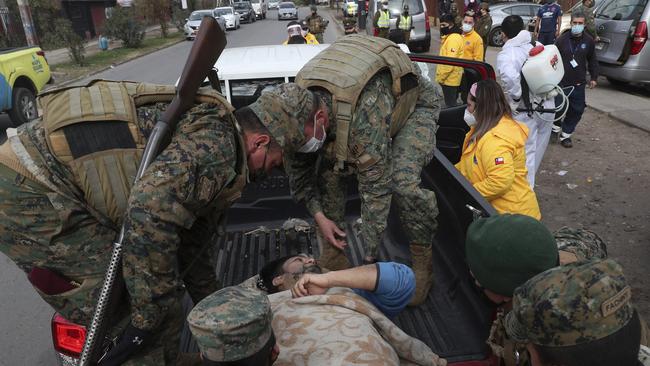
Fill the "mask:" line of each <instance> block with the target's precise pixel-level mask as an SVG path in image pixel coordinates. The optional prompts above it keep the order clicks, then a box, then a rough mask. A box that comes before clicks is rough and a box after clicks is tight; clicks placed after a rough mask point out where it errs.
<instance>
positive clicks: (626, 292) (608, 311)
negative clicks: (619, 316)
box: [600, 286, 632, 318]
mask: <svg viewBox="0 0 650 366" xmlns="http://www.w3.org/2000/svg"><path fill="white" fill-rule="evenodd" d="M631 298H632V289H631V288H630V286H625V288H624V289H622V290H621V291H620V292H619V293H617V294H616V295H614V296H612V297H610V298H609V299H608V300H607V301H605V302H603V304H602V305H601V306H600V311H601V312H602V313H603V317H604V318H606V317H608V316H610V315H612V314H614V313H615V312H616V311H618V309H620V308H622V307H623V306H624V305H625V304H627V303H628V302H629V301H630V299H631Z"/></svg>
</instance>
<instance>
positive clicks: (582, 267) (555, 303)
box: [505, 259, 634, 347]
mask: <svg viewBox="0 0 650 366" xmlns="http://www.w3.org/2000/svg"><path fill="white" fill-rule="evenodd" d="M631 297H632V291H631V289H630V286H628V284H627V282H626V281H625V277H624V276H623V270H622V268H621V266H620V265H619V264H618V263H616V262H615V261H613V260H611V259H606V260H600V261H591V262H575V263H571V264H568V265H565V266H560V267H556V268H553V269H550V270H548V271H546V272H543V273H541V274H539V275H537V276H535V277H534V278H532V279H530V281H528V282H526V283H525V284H524V285H522V286H521V287H519V288H517V290H516V291H515V296H514V299H513V309H512V311H511V312H510V313H509V314H508V315H507V317H506V321H505V325H506V331H507V332H508V335H509V336H510V337H511V338H512V339H514V340H515V341H517V342H522V343H533V344H536V345H540V346H547V347H561V346H573V345H579V344H584V343H589V342H593V341H596V340H598V339H601V338H604V337H606V336H608V335H610V334H613V333H615V332H617V331H618V330H620V329H621V328H622V327H623V326H624V325H625V324H627V323H628V322H629V321H630V319H631V318H632V315H633V313H634V309H633V307H632V304H631V303H630V298H631Z"/></svg>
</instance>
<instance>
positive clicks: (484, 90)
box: [467, 79, 512, 141]
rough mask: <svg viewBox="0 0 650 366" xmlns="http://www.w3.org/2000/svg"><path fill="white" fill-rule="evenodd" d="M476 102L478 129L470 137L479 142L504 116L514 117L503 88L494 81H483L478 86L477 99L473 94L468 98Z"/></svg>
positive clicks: (475, 113) (475, 114)
mask: <svg viewBox="0 0 650 366" xmlns="http://www.w3.org/2000/svg"><path fill="white" fill-rule="evenodd" d="M467 97H468V98H470V99H471V100H472V101H474V102H476V107H475V108H474V118H475V119H476V127H475V128H474V132H473V133H472V136H471V137H470V138H471V139H472V140H474V141H478V140H480V139H481V137H483V135H485V134H486V133H487V132H488V131H489V130H491V129H492V128H494V126H496V125H497V124H498V123H499V121H500V120H501V118H503V117H504V116H506V117H512V110H511V109H510V105H509V104H508V101H507V100H506V96H505V94H503V90H502V89H501V86H500V85H499V84H498V83H497V82H496V81H494V80H491V79H487V80H481V81H479V82H478V83H477V84H476V97H474V96H473V95H472V94H471V93H470V94H468V96H467Z"/></svg>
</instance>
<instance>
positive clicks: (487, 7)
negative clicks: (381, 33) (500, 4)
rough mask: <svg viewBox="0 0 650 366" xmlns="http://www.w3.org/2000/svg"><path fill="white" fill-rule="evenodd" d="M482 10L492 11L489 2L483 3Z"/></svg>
mask: <svg viewBox="0 0 650 366" xmlns="http://www.w3.org/2000/svg"><path fill="white" fill-rule="evenodd" d="M481 9H485V10H490V4H489V3H487V2H482V3H481Z"/></svg>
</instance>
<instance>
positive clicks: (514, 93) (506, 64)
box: [497, 15, 555, 188]
mask: <svg viewBox="0 0 650 366" xmlns="http://www.w3.org/2000/svg"><path fill="white" fill-rule="evenodd" d="M501 30H502V32H503V39H504V40H505V41H506V42H505V44H504V45H503V48H502V50H501V52H499V54H498V55H497V72H498V74H499V79H500V83H501V87H502V88H503V91H504V93H505V94H506V97H507V99H508V102H509V103H510V107H511V108H512V112H513V117H514V118H515V119H516V120H517V121H519V122H522V123H525V124H526V126H528V140H526V168H527V169H528V182H529V183H530V187H531V188H534V187H535V174H536V173H537V169H539V166H540V165H541V163H542V158H543V157H544V152H545V151H546V147H547V146H548V142H549V139H550V137H551V129H552V126H553V118H554V115H553V114H552V113H550V114H548V113H547V114H542V115H541V116H540V114H539V113H529V112H515V111H516V109H517V108H525V104H524V101H523V98H522V88H521V69H522V67H523V65H524V62H525V61H526V59H528V53H529V52H530V50H531V49H532V48H533V45H532V43H531V39H532V38H531V35H530V32H529V31H527V30H524V21H523V19H522V18H521V17H520V16H518V15H510V16H508V17H506V18H505V19H504V20H503V23H502V25H501ZM537 44H538V45H541V43H537ZM530 100H531V102H533V101H534V100H535V99H534V98H533V96H532V95H531V96H530ZM537 102H539V98H537V100H535V103H534V105H537ZM542 103H543V108H544V109H554V108H555V101H554V100H553V98H549V99H546V100H543V102H542Z"/></svg>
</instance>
